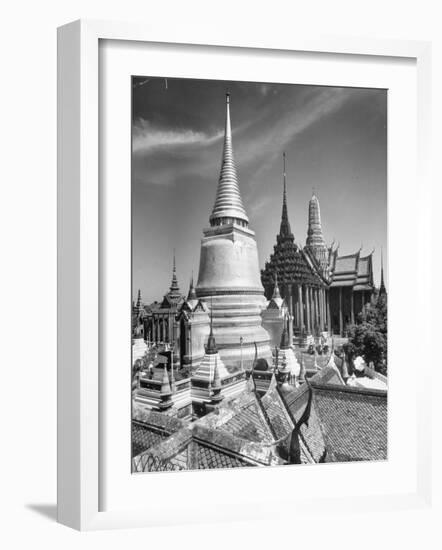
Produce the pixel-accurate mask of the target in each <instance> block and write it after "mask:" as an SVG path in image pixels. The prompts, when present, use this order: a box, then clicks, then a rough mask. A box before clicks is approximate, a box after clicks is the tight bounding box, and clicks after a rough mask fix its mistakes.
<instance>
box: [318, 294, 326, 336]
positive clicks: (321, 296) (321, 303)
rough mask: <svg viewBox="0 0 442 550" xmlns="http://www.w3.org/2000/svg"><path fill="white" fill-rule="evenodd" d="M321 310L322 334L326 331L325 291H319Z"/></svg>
mask: <svg viewBox="0 0 442 550" xmlns="http://www.w3.org/2000/svg"><path fill="white" fill-rule="evenodd" d="M319 306H320V307H319V309H320V311H321V332H322V331H324V330H325V315H324V313H325V312H324V289H323V288H320V289H319Z"/></svg>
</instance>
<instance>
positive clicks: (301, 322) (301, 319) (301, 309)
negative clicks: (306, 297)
mask: <svg viewBox="0 0 442 550" xmlns="http://www.w3.org/2000/svg"><path fill="white" fill-rule="evenodd" d="M298 303H299V330H300V332H301V333H302V331H303V330H304V304H303V301H302V285H301V284H299V285H298Z"/></svg>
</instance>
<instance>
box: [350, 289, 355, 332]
mask: <svg viewBox="0 0 442 550" xmlns="http://www.w3.org/2000/svg"><path fill="white" fill-rule="evenodd" d="M350 322H351V324H352V325H354V324H355V304H354V297H353V289H351V290H350Z"/></svg>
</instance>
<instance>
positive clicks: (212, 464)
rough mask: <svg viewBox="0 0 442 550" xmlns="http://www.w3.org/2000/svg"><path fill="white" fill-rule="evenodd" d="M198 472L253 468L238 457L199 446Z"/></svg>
mask: <svg viewBox="0 0 442 550" xmlns="http://www.w3.org/2000/svg"><path fill="white" fill-rule="evenodd" d="M197 456H198V464H197V469H198V470H206V469H212V468H239V467H243V466H253V464H250V463H248V462H245V461H244V460H241V459H240V458H238V457H235V456H230V455H228V454H225V453H222V452H220V451H219V450H215V449H212V448H210V447H207V446H205V445H201V444H197Z"/></svg>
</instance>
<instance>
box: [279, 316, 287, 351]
mask: <svg viewBox="0 0 442 550" xmlns="http://www.w3.org/2000/svg"><path fill="white" fill-rule="evenodd" d="M286 317H287V316H284V326H283V329H282V334H281V344H280V346H279V349H289V347H290V342H289V333H288V330H287V319H286Z"/></svg>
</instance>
